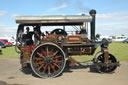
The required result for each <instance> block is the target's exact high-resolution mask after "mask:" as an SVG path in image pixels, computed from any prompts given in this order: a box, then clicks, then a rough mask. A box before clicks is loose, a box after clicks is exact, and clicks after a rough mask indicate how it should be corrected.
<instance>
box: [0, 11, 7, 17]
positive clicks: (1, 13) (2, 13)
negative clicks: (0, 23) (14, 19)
mask: <svg viewBox="0 0 128 85" xmlns="http://www.w3.org/2000/svg"><path fill="white" fill-rule="evenodd" d="M7 13H8V12H7V11H0V16H4V15H5V14H7Z"/></svg>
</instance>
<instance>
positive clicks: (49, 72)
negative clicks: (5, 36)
mask: <svg viewBox="0 0 128 85" xmlns="http://www.w3.org/2000/svg"><path fill="white" fill-rule="evenodd" d="M48 74H51V71H50V66H48Z"/></svg>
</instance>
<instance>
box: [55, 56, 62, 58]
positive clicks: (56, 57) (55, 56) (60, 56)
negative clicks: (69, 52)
mask: <svg viewBox="0 0 128 85" xmlns="http://www.w3.org/2000/svg"><path fill="white" fill-rule="evenodd" d="M60 57H62V56H55V57H53V58H60Z"/></svg>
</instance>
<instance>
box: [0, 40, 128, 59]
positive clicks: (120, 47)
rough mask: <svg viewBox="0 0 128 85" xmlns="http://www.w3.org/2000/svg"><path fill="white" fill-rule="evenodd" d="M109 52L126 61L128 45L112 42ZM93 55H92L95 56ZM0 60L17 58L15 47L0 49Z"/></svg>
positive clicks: (85, 57)
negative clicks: (0, 52) (0, 50)
mask: <svg viewBox="0 0 128 85" xmlns="http://www.w3.org/2000/svg"><path fill="white" fill-rule="evenodd" d="M98 51H100V47H99V48H98V49H97V50H96V52H95V54H96V53H97V52H98ZM109 52H110V53H112V54H113V55H114V56H115V57H116V58H117V59H118V60H119V61H128V44H124V43H121V42H112V43H111V44H110V45H109ZM95 54H94V55H95ZM94 55H93V56H73V58H75V59H77V60H78V61H85V60H91V59H93V57H94ZM0 58H19V54H18V53H16V52H15V47H14V46H12V47H6V48H3V49H2V54H0Z"/></svg>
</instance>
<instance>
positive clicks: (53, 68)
mask: <svg viewBox="0 0 128 85" xmlns="http://www.w3.org/2000/svg"><path fill="white" fill-rule="evenodd" d="M50 66H51V68H52V70H53V71H54V72H56V71H55V69H54V67H53V65H52V64H50Z"/></svg>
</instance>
